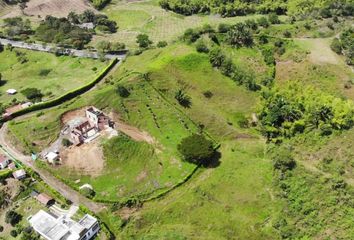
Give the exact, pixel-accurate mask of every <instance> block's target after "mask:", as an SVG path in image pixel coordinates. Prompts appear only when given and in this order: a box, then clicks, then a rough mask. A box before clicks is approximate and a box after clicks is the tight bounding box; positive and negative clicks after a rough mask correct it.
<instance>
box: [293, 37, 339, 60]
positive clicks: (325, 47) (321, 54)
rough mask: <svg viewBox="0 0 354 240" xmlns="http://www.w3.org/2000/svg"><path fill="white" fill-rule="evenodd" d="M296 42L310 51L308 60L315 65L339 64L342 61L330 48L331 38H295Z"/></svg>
mask: <svg viewBox="0 0 354 240" xmlns="http://www.w3.org/2000/svg"><path fill="white" fill-rule="evenodd" d="M296 40H298V41H301V42H303V43H304V44H305V45H307V46H308V47H309V48H310V49H309V50H310V51H311V53H310V55H309V59H310V61H311V62H313V63H317V64H335V65H337V64H340V63H341V62H342V60H341V59H340V57H339V56H338V55H337V54H336V53H335V52H333V51H332V49H331V48H330V41H331V40H332V38H297V39H296Z"/></svg>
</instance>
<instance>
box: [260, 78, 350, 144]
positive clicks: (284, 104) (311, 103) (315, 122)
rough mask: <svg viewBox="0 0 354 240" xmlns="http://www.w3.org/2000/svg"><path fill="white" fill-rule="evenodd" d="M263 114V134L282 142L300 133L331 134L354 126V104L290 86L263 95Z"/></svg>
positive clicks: (313, 90) (310, 89) (312, 90)
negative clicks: (316, 131) (316, 132)
mask: <svg viewBox="0 0 354 240" xmlns="http://www.w3.org/2000/svg"><path fill="white" fill-rule="evenodd" d="M263 97H264V100H263V107H262V109H261V112H260V120H261V123H262V132H263V134H264V135H265V136H266V137H267V138H268V140H274V141H281V139H282V138H289V137H292V136H294V135H296V134H297V133H302V132H305V131H313V130H319V131H320V133H321V134H322V135H324V136H325V135H330V134H331V133H332V132H333V131H335V130H342V129H349V128H351V127H353V125H354V105H353V103H352V102H351V101H347V100H343V99H340V98H337V97H334V96H332V95H329V94H325V93H322V92H320V91H317V90H315V89H313V88H311V87H305V88H304V86H302V85H299V84H298V85H297V84H290V85H288V86H286V87H282V88H273V89H272V90H270V91H266V92H264V93H263Z"/></svg>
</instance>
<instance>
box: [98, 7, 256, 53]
mask: <svg viewBox="0 0 354 240" xmlns="http://www.w3.org/2000/svg"><path fill="white" fill-rule="evenodd" d="M103 12H104V13H105V14H106V15H107V16H108V17H109V18H110V19H112V20H115V21H116V22H117V24H118V26H119V29H118V32H117V33H115V34H113V35H112V36H111V37H110V39H114V40H116V41H120V42H124V43H126V44H127V45H128V46H129V47H136V43H135V41H136V36H137V35H138V34H139V33H146V34H148V35H149V36H150V38H151V39H152V40H153V41H154V42H155V43H156V42H158V41H168V42H171V41H173V40H175V39H177V38H178V37H179V36H181V35H182V34H183V32H184V31H185V30H186V29H188V28H195V27H200V26H203V25H204V24H211V25H213V26H216V25H217V24H219V23H221V22H227V23H236V22H239V21H243V20H245V19H248V18H252V17H254V16H245V17H234V18H221V17H220V16H188V17H185V16H181V15H178V14H175V13H173V12H168V11H165V10H163V9H161V7H160V6H159V5H158V1H154V0H153V1H116V0H114V1H112V3H111V4H109V5H108V6H107V7H106V8H105V9H104V10H103ZM105 37H106V36H105V35H102V36H95V37H94V41H95V42H97V41H99V40H102V39H103V38H105Z"/></svg>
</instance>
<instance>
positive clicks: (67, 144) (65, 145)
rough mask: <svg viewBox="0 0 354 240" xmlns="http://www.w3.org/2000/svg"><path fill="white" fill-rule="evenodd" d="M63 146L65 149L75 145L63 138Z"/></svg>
mask: <svg viewBox="0 0 354 240" xmlns="http://www.w3.org/2000/svg"><path fill="white" fill-rule="evenodd" d="M61 144H62V145H63V146H64V147H70V146H71V145H73V143H72V142H71V141H70V140H69V139H67V138H63V140H62V141H61Z"/></svg>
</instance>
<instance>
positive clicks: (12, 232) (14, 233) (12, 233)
mask: <svg viewBox="0 0 354 240" xmlns="http://www.w3.org/2000/svg"><path fill="white" fill-rule="evenodd" d="M10 235H11V237H14V238H16V237H17V235H18V234H17V231H16V230H15V229H13V230H11V231H10Z"/></svg>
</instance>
